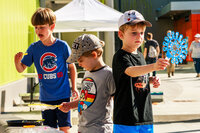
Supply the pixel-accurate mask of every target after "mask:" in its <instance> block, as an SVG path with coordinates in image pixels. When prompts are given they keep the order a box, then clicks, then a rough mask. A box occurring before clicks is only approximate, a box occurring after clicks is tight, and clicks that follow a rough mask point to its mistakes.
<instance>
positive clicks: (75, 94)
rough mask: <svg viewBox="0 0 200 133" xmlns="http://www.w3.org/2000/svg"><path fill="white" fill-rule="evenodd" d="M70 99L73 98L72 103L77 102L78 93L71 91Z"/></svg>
mask: <svg viewBox="0 0 200 133" xmlns="http://www.w3.org/2000/svg"><path fill="white" fill-rule="evenodd" d="M72 98H73V101H75V100H78V98H79V93H78V91H77V90H72Z"/></svg>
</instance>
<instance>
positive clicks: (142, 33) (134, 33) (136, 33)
mask: <svg viewBox="0 0 200 133" xmlns="http://www.w3.org/2000/svg"><path fill="white" fill-rule="evenodd" d="M132 34H133V35H134V36H137V35H138V34H140V35H144V32H132Z"/></svg>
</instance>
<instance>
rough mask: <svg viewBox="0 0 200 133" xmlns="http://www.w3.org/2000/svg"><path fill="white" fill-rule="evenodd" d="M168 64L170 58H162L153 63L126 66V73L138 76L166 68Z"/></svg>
mask: <svg viewBox="0 0 200 133" xmlns="http://www.w3.org/2000/svg"><path fill="white" fill-rule="evenodd" d="M168 65H169V60H168V59H163V58H160V59H158V60H157V61H156V63H153V64H149V65H142V66H131V67H128V68H126V70H125V73H126V74H127V75H129V76H131V77H138V76H141V75H145V74H147V73H150V72H152V71H159V70H164V69H165V68H166V67H167V66H168Z"/></svg>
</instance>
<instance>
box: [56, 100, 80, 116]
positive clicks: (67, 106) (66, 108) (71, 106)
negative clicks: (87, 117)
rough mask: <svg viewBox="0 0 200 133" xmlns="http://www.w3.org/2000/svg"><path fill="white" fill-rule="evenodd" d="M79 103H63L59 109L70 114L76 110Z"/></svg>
mask: <svg viewBox="0 0 200 133" xmlns="http://www.w3.org/2000/svg"><path fill="white" fill-rule="evenodd" d="M78 102H79V100H76V101H72V102H63V103H61V104H60V107H59V109H60V110H61V111H62V112H65V113H67V112H69V111H70V110H71V109H75V108H77V107H78Z"/></svg>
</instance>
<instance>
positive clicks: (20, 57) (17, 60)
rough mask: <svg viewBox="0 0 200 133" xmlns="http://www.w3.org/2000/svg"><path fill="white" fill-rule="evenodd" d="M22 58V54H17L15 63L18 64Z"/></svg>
mask: <svg viewBox="0 0 200 133" xmlns="http://www.w3.org/2000/svg"><path fill="white" fill-rule="evenodd" d="M22 57H23V53H22V52H19V53H17V54H16V55H15V63H20V62H21V59H22Z"/></svg>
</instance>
